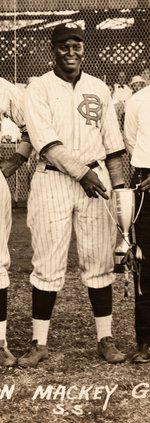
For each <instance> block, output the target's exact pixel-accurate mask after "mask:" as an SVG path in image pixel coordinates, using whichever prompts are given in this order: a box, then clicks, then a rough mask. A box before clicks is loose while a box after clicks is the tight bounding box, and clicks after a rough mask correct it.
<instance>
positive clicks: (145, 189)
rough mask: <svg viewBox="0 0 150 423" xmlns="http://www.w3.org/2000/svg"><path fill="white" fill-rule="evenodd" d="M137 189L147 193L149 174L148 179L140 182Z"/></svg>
mask: <svg viewBox="0 0 150 423" xmlns="http://www.w3.org/2000/svg"><path fill="white" fill-rule="evenodd" d="M139 189H141V190H142V191H147V190H149V189H150V173H148V177H147V178H146V179H145V180H144V181H143V182H141V184H140V185H139Z"/></svg>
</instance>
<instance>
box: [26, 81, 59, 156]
mask: <svg viewBox="0 0 150 423" xmlns="http://www.w3.org/2000/svg"><path fill="white" fill-rule="evenodd" d="M24 116H25V122H26V125H27V130H28V133H29V136H30V139H31V143H32V145H33V147H34V148H35V150H36V151H37V152H38V153H41V152H42V153H43V152H44V151H46V150H47V149H49V148H50V147H51V146H54V145H57V144H62V142H61V140H58V135H57V133H56V131H55V130H54V128H53V125H52V119H53V116H52V111H51V109H50V106H49V104H48V102H47V98H46V92H45V90H44V87H43V85H42V84H40V81H33V82H31V84H30V85H29V86H28V87H27V88H26V92H25V96H24Z"/></svg>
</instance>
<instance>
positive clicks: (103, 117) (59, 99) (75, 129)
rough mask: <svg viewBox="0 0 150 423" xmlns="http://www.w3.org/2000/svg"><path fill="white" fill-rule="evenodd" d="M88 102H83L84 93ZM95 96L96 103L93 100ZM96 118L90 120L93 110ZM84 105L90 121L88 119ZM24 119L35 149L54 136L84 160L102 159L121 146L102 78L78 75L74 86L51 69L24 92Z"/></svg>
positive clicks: (50, 140)
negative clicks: (96, 112)
mask: <svg viewBox="0 0 150 423" xmlns="http://www.w3.org/2000/svg"><path fill="white" fill-rule="evenodd" d="M85 95H87V96H92V99H91V97H90V98H89V104H87V105H86V104H84V96H85ZM95 97H96V98H97V99H98V100H97V101H98V103H97V102H96V103H92V102H91V101H96V100H94V99H95ZM98 106H99V107H100V110H99V118H98V121H97V125H96V122H95V121H94V120H92V115H93V116H95V112H93V111H92V110H91V109H94V110H95V111H96V110H98ZM87 107H89V108H90V123H87V119H86V116H84V115H85V114H86V111H87ZM25 120H26V124H27V128H28V131H29V135H30V138H31V142H32V144H33V146H34V148H35V150H36V151H37V152H40V151H41V149H42V148H44V146H45V145H47V144H49V143H50V142H53V141H55V140H60V141H62V142H63V144H64V145H65V147H66V148H67V150H68V151H69V152H70V155H72V156H73V157H74V158H77V159H79V160H80V161H81V162H82V163H83V164H86V163H88V162H91V161H93V160H101V159H104V158H105V157H106V155H107V154H110V153H112V152H115V151H118V150H121V149H124V144H123V141H122V137H121V134H120V130H119V125H118V122H117V118H116V114H115V111H114V107H113V104H112V100H111V97H110V93H109V89H108V87H107V86H106V85H105V84H104V82H103V81H101V80H99V79H97V78H95V77H93V76H90V75H88V74H85V73H84V72H83V73H82V75H81V78H80V80H79V81H78V82H77V84H76V86H75V88H74V89H73V87H72V85H71V84H69V83H68V82H66V81H64V80H62V79H61V78H59V77H57V76H56V75H55V74H54V72H53V71H51V72H48V73H47V74H45V75H43V76H41V77H39V78H37V79H36V80H35V81H33V82H32V83H31V84H30V85H29V86H28V87H27V89H26V92H25Z"/></svg>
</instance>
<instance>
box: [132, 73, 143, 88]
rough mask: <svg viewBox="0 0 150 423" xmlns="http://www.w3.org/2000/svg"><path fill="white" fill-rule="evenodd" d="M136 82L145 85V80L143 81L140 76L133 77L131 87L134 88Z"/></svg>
mask: <svg viewBox="0 0 150 423" xmlns="http://www.w3.org/2000/svg"><path fill="white" fill-rule="evenodd" d="M136 82H144V83H145V79H143V78H142V77H141V76H140V75H136V76H133V78H132V79H131V82H130V85H131V86H132V85H133V84H136Z"/></svg>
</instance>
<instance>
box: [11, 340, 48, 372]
mask: <svg viewBox="0 0 150 423" xmlns="http://www.w3.org/2000/svg"><path fill="white" fill-rule="evenodd" d="M46 358H48V348H47V346H46V345H39V344H38V343H37V340H34V341H32V346H31V349H30V350H29V351H28V352H27V353H26V354H24V355H23V356H22V357H20V358H19V359H18V366H19V367H36V366H37V364H38V362H39V361H42V360H44V359H46Z"/></svg>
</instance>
